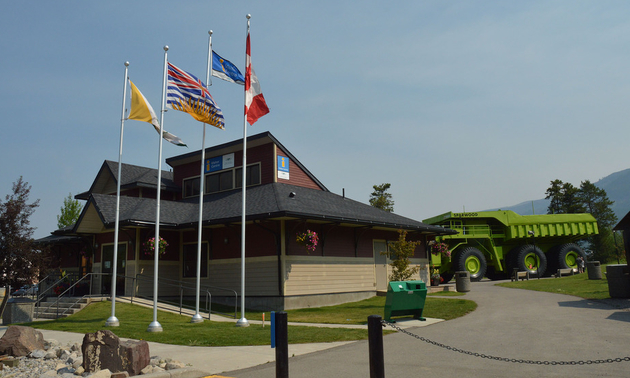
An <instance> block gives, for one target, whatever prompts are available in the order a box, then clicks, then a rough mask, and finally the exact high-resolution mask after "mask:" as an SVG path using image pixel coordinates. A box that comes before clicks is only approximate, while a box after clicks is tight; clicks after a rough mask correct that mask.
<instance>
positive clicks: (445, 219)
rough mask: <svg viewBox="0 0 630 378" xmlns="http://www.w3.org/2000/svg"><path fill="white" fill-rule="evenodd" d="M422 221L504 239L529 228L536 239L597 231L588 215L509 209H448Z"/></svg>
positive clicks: (518, 235)
mask: <svg viewBox="0 0 630 378" xmlns="http://www.w3.org/2000/svg"><path fill="white" fill-rule="evenodd" d="M423 223H427V224H431V225H441V226H444V227H448V228H451V229H453V230H456V231H458V232H459V236H460V237H461V236H462V235H466V236H467V237H475V236H486V237H487V236H490V235H491V236H492V237H500V238H502V239H503V240H505V241H509V240H512V239H522V238H529V237H530V235H529V232H530V231H533V232H534V235H535V236H536V238H554V237H562V238H565V239H566V238H569V239H570V240H578V239H582V238H584V237H585V236H588V235H593V234H598V233H599V231H598V228H597V221H596V220H595V218H594V217H593V216H592V215H590V214H544V215H519V214H516V213H515V212H513V211H511V210H499V211H478V212H469V213H468V212H467V213H453V212H448V213H444V214H441V215H438V216H435V217H433V218H429V219H425V220H424V221H423ZM453 237H457V236H455V235H454V236H453Z"/></svg>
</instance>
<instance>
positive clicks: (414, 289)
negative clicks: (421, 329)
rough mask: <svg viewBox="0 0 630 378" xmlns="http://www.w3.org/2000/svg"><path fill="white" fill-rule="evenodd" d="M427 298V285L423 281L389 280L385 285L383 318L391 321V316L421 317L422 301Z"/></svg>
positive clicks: (421, 318)
mask: <svg viewBox="0 0 630 378" xmlns="http://www.w3.org/2000/svg"><path fill="white" fill-rule="evenodd" d="M426 299H427V285H426V284H425V283H424V281H421V280H417V281H391V282H390V283H389V285H388V286H387V297H386V299H385V316H384V319H385V320H387V321H392V320H391V318H392V316H404V315H413V317H414V319H420V320H426V319H425V318H423V317H422V311H423V310H424V302H425V301H426Z"/></svg>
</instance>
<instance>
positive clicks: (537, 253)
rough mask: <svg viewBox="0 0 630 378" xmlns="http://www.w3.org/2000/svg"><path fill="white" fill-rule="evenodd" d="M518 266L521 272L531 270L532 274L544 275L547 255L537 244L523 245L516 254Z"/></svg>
mask: <svg viewBox="0 0 630 378" xmlns="http://www.w3.org/2000/svg"><path fill="white" fill-rule="evenodd" d="M516 268H518V271H519V272H525V271H529V274H530V276H534V277H542V276H543V274H545V271H546V270H547V256H545V254H544V253H543V251H542V250H541V249H540V248H538V247H536V246H535V245H531V244H525V245H522V246H520V247H518V253H517V254H516Z"/></svg>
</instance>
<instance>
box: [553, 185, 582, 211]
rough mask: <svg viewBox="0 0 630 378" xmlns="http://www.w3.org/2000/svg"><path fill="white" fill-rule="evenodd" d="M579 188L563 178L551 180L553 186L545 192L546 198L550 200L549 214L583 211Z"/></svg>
mask: <svg viewBox="0 0 630 378" xmlns="http://www.w3.org/2000/svg"><path fill="white" fill-rule="evenodd" d="M578 192H579V189H578V188H576V187H575V186H573V184H571V183H570V182H562V180H558V179H556V180H553V181H551V186H550V187H549V188H548V189H547V191H546V192H545V194H546V197H545V199H548V200H550V202H549V207H548V208H547V214H573V213H582V212H584V208H583V206H582V204H581V202H580V200H579V199H578V198H577V194H578Z"/></svg>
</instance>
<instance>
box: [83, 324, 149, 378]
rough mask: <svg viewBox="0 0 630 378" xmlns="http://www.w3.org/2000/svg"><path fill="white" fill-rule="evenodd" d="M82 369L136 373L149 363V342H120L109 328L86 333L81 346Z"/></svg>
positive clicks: (91, 371) (131, 374)
mask: <svg viewBox="0 0 630 378" xmlns="http://www.w3.org/2000/svg"><path fill="white" fill-rule="evenodd" d="M81 351H82V353H83V369H84V370H85V371H86V372H87V373H93V372H97V371H99V370H105V369H108V370H109V371H111V372H122V371H126V372H128V373H129V375H130V376H134V375H138V374H140V372H141V371H142V369H144V367H145V366H147V365H148V364H149V344H148V343H147V342H146V341H134V340H128V341H125V342H122V343H121V342H120V339H119V338H118V336H116V335H115V334H114V333H113V332H111V331H109V330H104V331H96V332H94V333H86V334H85V336H84V337H83V345H82V346H81Z"/></svg>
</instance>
